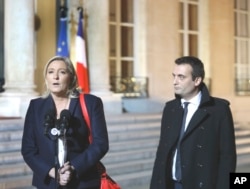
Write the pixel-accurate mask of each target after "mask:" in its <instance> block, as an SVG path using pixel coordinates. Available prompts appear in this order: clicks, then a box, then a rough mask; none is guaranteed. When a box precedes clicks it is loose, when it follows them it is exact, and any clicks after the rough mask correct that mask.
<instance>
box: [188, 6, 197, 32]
mask: <svg viewBox="0 0 250 189" xmlns="http://www.w3.org/2000/svg"><path fill="white" fill-rule="evenodd" d="M188 12H189V15H188V17H189V27H188V28H189V30H195V31H197V30H198V9H197V5H191V4H189V6H188Z"/></svg>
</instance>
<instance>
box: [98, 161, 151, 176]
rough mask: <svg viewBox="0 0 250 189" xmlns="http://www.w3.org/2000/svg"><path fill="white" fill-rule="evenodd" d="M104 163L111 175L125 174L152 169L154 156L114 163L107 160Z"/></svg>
mask: <svg viewBox="0 0 250 189" xmlns="http://www.w3.org/2000/svg"><path fill="white" fill-rule="evenodd" d="M102 162H103V161H102ZM103 163H104V165H105V167H106V170H107V172H108V173H109V175H110V176H113V175H124V174H130V173H133V172H140V171H145V170H152V169H153V163H154V158H148V159H139V160H133V161H124V162H119V163H112V164H105V162H103Z"/></svg>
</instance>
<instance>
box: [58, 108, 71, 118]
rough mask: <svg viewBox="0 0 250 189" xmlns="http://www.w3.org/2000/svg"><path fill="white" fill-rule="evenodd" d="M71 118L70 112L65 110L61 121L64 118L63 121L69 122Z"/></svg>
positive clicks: (62, 112)
mask: <svg viewBox="0 0 250 189" xmlns="http://www.w3.org/2000/svg"><path fill="white" fill-rule="evenodd" d="M70 117H71V113H70V111H69V110H66V109H64V110H62V111H61V114H60V119H61V118H62V119H67V120H69V119H70Z"/></svg>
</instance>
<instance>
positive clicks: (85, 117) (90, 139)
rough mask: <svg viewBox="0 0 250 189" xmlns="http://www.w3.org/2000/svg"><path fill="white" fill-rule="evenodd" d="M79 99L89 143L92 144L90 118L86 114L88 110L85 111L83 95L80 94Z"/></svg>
mask: <svg viewBox="0 0 250 189" xmlns="http://www.w3.org/2000/svg"><path fill="white" fill-rule="evenodd" d="M79 98H80V103H81V108H82V113H83V116H84V119H85V121H86V123H87V126H88V129H89V142H90V143H92V141H93V139H92V133H91V126H90V118H89V114H88V110H87V106H86V102H85V95H84V93H83V94H80V96H79Z"/></svg>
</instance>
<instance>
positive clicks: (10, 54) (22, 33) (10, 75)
mask: <svg viewBox="0 0 250 189" xmlns="http://www.w3.org/2000/svg"><path fill="white" fill-rule="evenodd" d="M4 11H5V15H4V17H5V18H4V36H5V37H4V38H5V41H4V43H5V52H4V57H5V64H4V65H5V70H4V74H5V86H4V88H5V92H4V93H1V96H0V116H11V117H23V116H24V114H25V113H26V109H27V104H28V102H29V100H30V99H31V98H32V97H34V96H36V95H37V93H36V92H35V91H34V89H35V85H34V67H35V52H34V36H35V35H34V32H35V30H34V15H35V14H34V1H33V0H18V1H16V0H8V1H5V7H4Z"/></svg>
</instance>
